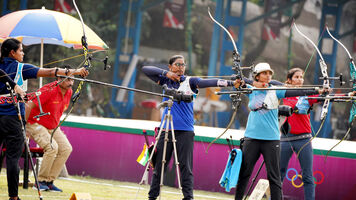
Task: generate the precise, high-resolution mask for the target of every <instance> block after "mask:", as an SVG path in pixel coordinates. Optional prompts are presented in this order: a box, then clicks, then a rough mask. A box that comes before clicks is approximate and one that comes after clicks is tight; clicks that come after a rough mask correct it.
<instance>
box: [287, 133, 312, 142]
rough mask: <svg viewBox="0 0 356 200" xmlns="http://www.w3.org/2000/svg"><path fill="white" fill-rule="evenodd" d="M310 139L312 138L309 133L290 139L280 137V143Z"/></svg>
mask: <svg viewBox="0 0 356 200" xmlns="http://www.w3.org/2000/svg"><path fill="white" fill-rule="evenodd" d="M311 137H312V135H311V133H308V134H303V135H297V136H292V137H281V142H286V141H293V140H301V139H305V138H311Z"/></svg>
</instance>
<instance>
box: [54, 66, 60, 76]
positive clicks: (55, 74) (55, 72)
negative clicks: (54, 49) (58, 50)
mask: <svg viewBox="0 0 356 200" xmlns="http://www.w3.org/2000/svg"><path fill="white" fill-rule="evenodd" d="M58 70H59V69H58V68H57V67H56V71H54V76H55V77H58V75H57V73H58Z"/></svg>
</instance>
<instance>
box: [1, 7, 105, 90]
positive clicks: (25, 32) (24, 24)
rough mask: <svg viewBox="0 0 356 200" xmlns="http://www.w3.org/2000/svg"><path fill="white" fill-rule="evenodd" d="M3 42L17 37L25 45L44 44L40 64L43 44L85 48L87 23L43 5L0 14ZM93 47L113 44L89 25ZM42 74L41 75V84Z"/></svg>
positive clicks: (41, 59)
mask: <svg viewBox="0 0 356 200" xmlns="http://www.w3.org/2000/svg"><path fill="white" fill-rule="evenodd" d="M0 27H1V29H0V43H1V42H3V41H4V40H5V39H6V38H9V37H11V38H17V39H18V40H20V41H21V42H22V44H24V45H33V44H41V56H40V57H41V58H40V67H42V66H43V49H44V48H43V44H55V45H61V46H65V47H68V48H70V47H73V48H75V49H79V48H82V43H81V38H82V36H83V27H82V23H81V21H80V20H78V19H76V18H74V17H72V16H70V15H67V14H65V13H61V12H57V11H53V10H47V9H45V8H44V7H42V9H33V10H21V11H16V12H12V13H9V14H7V15H5V16H3V17H1V18H0ZM85 35H86V37H87V43H88V48H89V49H98V50H103V49H107V48H109V47H108V46H107V45H106V44H105V42H104V41H103V40H101V39H100V38H99V36H97V35H96V34H95V33H94V31H93V30H91V29H90V28H89V27H88V26H86V25H85ZM41 86H42V77H41V78H40V87H41Z"/></svg>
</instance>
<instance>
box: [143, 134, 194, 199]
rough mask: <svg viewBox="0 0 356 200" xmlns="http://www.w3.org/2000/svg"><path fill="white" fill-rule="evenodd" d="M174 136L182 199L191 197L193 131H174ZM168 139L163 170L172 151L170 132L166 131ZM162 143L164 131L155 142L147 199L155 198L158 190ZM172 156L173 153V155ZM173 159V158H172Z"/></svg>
mask: <svg viewBox="0 0 356 200" xmlns="http://www.w3.org/2000/svg"><path fill="white" fill-rule="evenodd" d="M174 133H175V138H176V140H177V142H176V145H177V156H178V162H179V170H180V174H181V184H182V191H183V195H184V199H193V186H194V177H193V148H194V132H192V131H179V130H176V131H174ZM168 134H169V135H168V138H169V141H168V142H167V150H166V151H167V152H166V164H165V166H164V167H165V170H164V171H165V172H166V171H167V170H166V168H167V165H168V163H169V161H170V159H171V157H172V153H173V143H172V134H171V132H168ZM163 145H164V132H163V131H162V134H161V136H160V138H159V140H158V144H157V158H156V165H155V166H156V167H155V169H154V171H153V175H152V182H151V187H150V191H149V192H148V195H149V199H156V198H157V197H158V195H159V191H160V181H161V169H162V158H163ZM173 156H174V155H173ZM173 159H174V158H173Z"/></svg>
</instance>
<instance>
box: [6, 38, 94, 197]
mask: <svg viewBox="0 0 356 200" xmlns="http://www.w3.org/2000/svg"><path fill="white" fill-rule="evenodd" d="M23 57H24V52H23V48H22V43H21V42H20V41H18V40H17V39H14V38H10V39H6V40H5V41H4V42H3V43H2V45H1V57H0V69H2V70H3V71H4V72H5V73H7V74H8V76H9V77H10V78H11V79H12V80H13V81H14V82H15V83H16V84H17V85H19V86H21V87H22V88H24V89H25V90H26V82H25V81H26V80H27V79H34V78H37V77H55V76H57V75H81V76H83V77H85V76H87V75H88V71H87V70H86V69H85V68H83V67H82V68H80V69H77V70H75V69H72V70H66V69H59V68H47V69H45V68H39V67H36V66H34V65H31V64H24V63H21V62H22V61H23ZM9 94H10V91H8V90H7V86H6V85H5V84H4V83H0V96H3V97H8V96H10V95H9ZM20 112H21V115H23V116H24V115H25V105H24V103H20ZM22 119H24V117H22ZM21 123H22V122H20V120H19V118H18V116H17V112H16V108H15V107H14V106H13V105H12V104H9V103H4V104H0V144H1V143H2V142H4V143H5V145H6V169H7V170H6V172H7V184H8V193H9V197H10V200H16V199H20V198H19V197H18V184H19V173H20V169H19V166H18V162H19V159H20V157H21V154H22V151H23V146H24V135H23V133H22V130H21Z"/></svg>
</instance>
